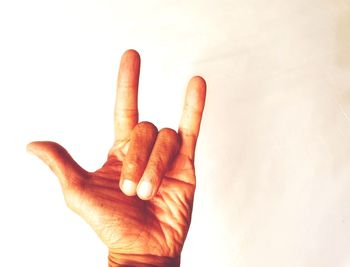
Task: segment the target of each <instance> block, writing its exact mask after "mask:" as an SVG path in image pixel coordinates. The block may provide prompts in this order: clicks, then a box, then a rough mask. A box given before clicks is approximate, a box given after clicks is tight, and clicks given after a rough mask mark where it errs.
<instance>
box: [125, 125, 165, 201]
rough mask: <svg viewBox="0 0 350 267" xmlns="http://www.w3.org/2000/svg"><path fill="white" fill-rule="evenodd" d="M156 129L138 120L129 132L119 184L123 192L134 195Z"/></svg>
mask: <svg viewBox="0 0 350 267" xmlns="http://www.w3.org/2000/svg"><path fill="white" fill-rule="evenodd" d="M157 133H158V130H157V128H156V126H154V125H153V124H152V123H150V122H140V123H139V124H137V125H136V126H135V128H134V130H133V131H132V132H131V139H130V144H129V149H128V152H127V154H126V156H125V158H124V160H123V167H122V171H121V174H120V181H119V185H120V188H121V190H122V191H123V192H124V194H126V195H128V196H134V195H136V186H137V183H138V182H139V180H140V179H141V176H142V174H143V172H144V170H145V168H146V165H147V161H148V159H149V156H150V154H151V151H152V148H153V145H154V142H155V140H156V138H157Z"/></svg>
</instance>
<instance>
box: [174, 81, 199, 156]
mask: <svg viewBox="0 0 350 267" xmlns="http://www.w3.org/2000/svg"><path fill="white" fill-rule="evenodd" d="M205 95H206V83H205V80H204V79H203V78H202V77H199V76H196V77H193V78H192V79H191V80H190V82H189V83H188V86H187V91H186V97H185V104H184V108H183V112H182V117H181V120H180V125H179V135H180V138H181V147H180V153H182V154H184V155H186V156H188V157H189V158H190V159H192V160H193V159H194V152H195V148H196V143H197V138H198V134H199V129H200V124H201V120H202V114H203V109H204V103H205Z"/></svg>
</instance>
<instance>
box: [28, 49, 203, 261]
mask: <svg viewBox="0 0 350 267" xmlns="http://www.w3.org/2000/svg"><path fill="white" fill-rule="evenodd" d="M139 68H140V59H139V55H138V54H137V52H135V51H132V50H129V51H127V52H126V53H125V54H124V56H123V57H122V60H121V64H120V69H119V76H118V90H117V103H116V109H115V129H116V137H115V141H114V145H113V146H112V149H111V150H110V151H109V153H108V159H107V161H106V163H105V164H104V165H103V166H102V168H100V169H98V170H97V171H96V172H87V171H85V170H84V169H83V168H81V167H80V166H79V165H78V164H77V163H76V162H75V161H74V160H73V159H72V157H71V156H70V155H69V154H68V152H67V151H66V150H65V149H64V148H63V147H61V146H60V145H58V144H56V143H53V142H33V143H31V144H30V145H29V146H28V149H29V150H30V151H32V152H33V153H34V154H36V155H38V156H39V157H40V158H41V159H42V160H43V161H44V162H45V163H47V164H48V165H49V166H50V167H51V169H52V170H53V171H54V173H55V174H56V175H57V176H58V177H59V180H60V183H61V186H62V189H63V193H64V197H65V200H66V203H67V205H68V206H69V207H70V208H71V209H72V210H74V211H75V212H76V213H78V214H79V215H80V216H81V217H83V218H84V219H85V220H86V221H87V222H88V223H89V224H90V225H91V227H92V228H93V229H94V230H95V232H96V233H97V234H98V236H99V237H100V238H101V239H102V241H103V242H104V243H105V244H106V245H107V246H108V248H109V250H110V253H114V254H118V255H122V254H130V255H155V256H157V257H158V256H161V257H163V256H164V257H178V256H179V255H180V252H181V249H182V246H183V243H184V241H185V238H186V234H187V231H188V228H189V225H190V220H191V212H192V203H193V196H194V191H195V183H196V181H195V170H194V164H193V162H194V151H195V145H196V140H197V136H198V133H199V127H200V121H201V115H202V111H203V108H204V99H205V82H204V80H203V79H201V78H199V77H195V78H194V79H192V80H191V81H190V83H189V85H188V89H187V93H186V100H185V106H184V111H183V115H182V119H181V122H180V126H179V131H178V133H176V132H175V131H174V130H171V129H162V130H160V131H159V132H158V130H157V129H156V128H155V126H154V125H152V124H151V123H148V122H141V123H139V122H138V111H137V92H138V77H139ZM126 182H128V184H129V187H126ZM145 182H146V183H145ZM130 184H131V185H132V186H134V187H130ZM136 184H138V185H137V188H136ZM143 184H148V189H150V188H151V189H150V190H148V191H147V192H148V193H149V194H148V195H145V194H144V192H145V191H144V190H141V188H142V186H140V185H143ZM145 200H147V201H145Z"/></svg>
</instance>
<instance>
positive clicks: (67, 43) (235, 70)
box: [0, 0, 350, 267]
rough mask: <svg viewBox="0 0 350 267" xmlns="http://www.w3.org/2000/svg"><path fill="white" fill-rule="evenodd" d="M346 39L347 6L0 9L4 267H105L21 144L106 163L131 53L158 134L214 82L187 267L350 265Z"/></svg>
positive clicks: (337, 0) (328, 1)
mask: <svg viewBox="0 0 350 267" xmlns="http://www.w3.org/2000/svg"><path fill="white" fill-rule="evenodd" d="M349 29H350V2H349V1H348V0H308V1H305V0H284V1H271V0H248V1H247V0H245V1H243V0H230V1H228V0H227V1H224V0H220V1H203V0H202V1H180V0H178V1H161V0H150V1H116V0H114V1H111V0H110V1H107V0H102V1H101V0H99V1H97V0H96V1H92V0H85V1H78V0H70V1H68V0H65V1H47V0H45V1H39V0H33V1H1V2H0V34H1V36H0V118H1V121H0V122H1V128H0V129H1V130H0V135H1V138H0V157H1V158H0V159H1V161H0V162H1V163H0V164H1V165H0V166H1V175H0V177H1V178H0V179H1V184H0V209H1V213H0V215H1V217H0V226H1V227H0V246H1V248H0V255H1V256H0V266H84V267H88V266H106V265H107V258H106V257H107V250H106V248H105V247H104V245H103V244H102V243H101V241H99V239H98V238H97V236H96V235H95V233H94V232H93V231H92V230H91V229H90V228H89V226H87V225H86V224H85V223H84V222H83V220H82V219H81V218H79V217H78V216H76V215H75V214H74V213H73V212H71V211H70V210H68V208H66V206H65V204H64V200H63V197H62V195H61V190H60V187H59V184H58V181H57V179H56V177H55V176H54V175H53V174H52V173H51V172H50V170H49V169H48V168H47V167H45V166H44V165H43V164H42V163H41V162H39V160H37V159H36V158H34V157H32V156H31V155H29V154H27V153H26V151H25V146H26V144H27V143H28V142H30V141H33V140H54V141H57V142H59V143H61V144H62V145H63V146H65V147H66V148H67V149H68V150H69V151H70V153H71V154H72V155H73V157H74V158H75V159H76V160H77V161H78V162H79V163H80V164H81V165H82V166H84V167H85V168H86V169H88V170H94V169H96V168H98V167H100V165H101V164H102V163H103V162H104V160H105V158H106V153H107V151H108V149H109V147H110V145H111V144H112V140H113V107H114V100H115V82H116V75H117V70H118V63H119V58H120V56H121V54H122V53H123V52H124V51H125V50H126V49H128V48H134V49H137V50H138V51H139V52H140V54H141V57H142V70H141V80H140V98H139V99H140V114H141V120H149V121H152V122H154V123H155V124H156V125H157V126H158V127H159V128H161V127H165V126H166V127H173V128H177V123H178V120H179V117H180V111H181V107H182V100H183V95H184V88H185V85H186V83H187V81H188V80H189V78H190V77H191V76H193V75H202V76H204V77H205V78H206V80H207V83H208V94H207V104H206V110H205V113H204V119H203V125H202V132H201V136H200V139H199V143H198V149H197V156H196V165H197V176H198V187H197V192H196V198H195V206H194V213H193V221H192V225H191V228H190V232H189V235H188V238H187V241H186V243H185V247H184V250H183V255H182V266H188V267H190V266H235V267H256V266H263V267H265V266H266V267H267V266H268V267H281V266H286V267H295V266H305V267H306V266H308V267H309V266H317V267H328V266H329V267H334V266H341V267H343V266H344V267H346V266H350V256H349V255H350V208H349V204H350V193H349V192H350V138H349V137H350V31H349Z"/></svg>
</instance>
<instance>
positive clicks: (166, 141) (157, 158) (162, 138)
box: [137, 128, 179, 200]
mask: <svg viewBox="0 0 350 267" xmlns="http://www.w3.org/2000/svg"><path fill="white" fill-rule="evenodd" d="M178 150H179V138H178V134H177V133H176V132H175V131H174V130H172V129H169V128H164V129H162V130H160V131H159V133H158V136H157V140H156V142H155V144H154V146H153V150H152V153H151V155H150V158H149V160H148V163H147V166H146V169H145V171H144V173H143V175H142V178H141V180H140V182H139V184H138V186H137V195H138V196H139V197H140V198H141V199H143V200H148V199H151V198H152V197H153V196H154V195H155V194H156V193H157V191H158V188H159V186H160V184H161V181H162V179H163V177H164V175H165V173H166V172H167V170H168V169H169V166H170V164H171V163H172V161H173V159H174V158H175V156H176V155H177V152H178Z"/></svg>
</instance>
